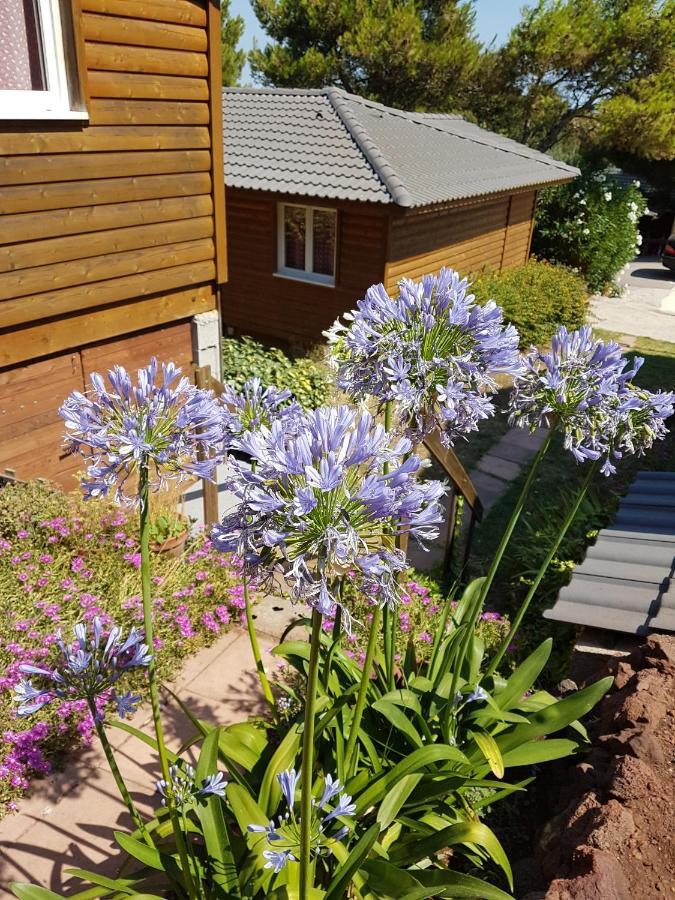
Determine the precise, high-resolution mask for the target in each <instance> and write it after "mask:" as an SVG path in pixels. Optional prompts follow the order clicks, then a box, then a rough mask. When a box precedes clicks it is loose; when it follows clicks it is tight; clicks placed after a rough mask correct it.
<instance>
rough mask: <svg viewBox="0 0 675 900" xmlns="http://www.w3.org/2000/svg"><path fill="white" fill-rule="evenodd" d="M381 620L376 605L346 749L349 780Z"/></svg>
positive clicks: (346, 771) (379, 610) (353, 766)
mask: <svg viewBox="0 0 675 900" xmlns="http://www.w3.org/2000/svg"><path fill="white" fill-rule="evenodd" d="M381 622H382V609H381V608H380V607H379V606H376V607H375V609H374V610H373V618H372V619H371V621H370V632H369V634H368V645H367V647H366V658H365V660H364V662H363V672H362V673H361V683H360V685H359V693H358V696H357V698H356V706H355V708H354V717H353V719H352V724H351V728H350V729H349V739H348V741H347V748H346V750H345V779H344V780H345V781H348V780H349V779H350V778H351V777H352V775H353V774H354V772H353V769H354V768H355V763H356V741H357V740H358V737H359V729H360V728H361V719H362V718H363V711H364V709H365V708H366V697H367V695H368V687H369V685H370V673H371V670H372V668H373V657H374V656H375V645H376V644H377V637H378V635H379V633H380V624H381Z"/></svg>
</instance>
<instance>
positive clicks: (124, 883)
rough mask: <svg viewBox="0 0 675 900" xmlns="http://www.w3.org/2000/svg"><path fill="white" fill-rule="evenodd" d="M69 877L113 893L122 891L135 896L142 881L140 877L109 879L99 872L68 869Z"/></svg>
mask: <svg viewBox="0 0 675 900" xmlns="http://www.w3.org/2000/svg"><path fill="white" fill-rule="evenodd" d="M66 871H67V873H68V875H74V876H75V877H76V878H81V879H82V880H83V881H90V882H91V883H92V884H97V885H99V887H104V888H108V889H109V890H111V891H121V892H122V893H123V894H133V893H134V891H135V888H134V885H135V884H136V883H137V882H138V881H140V880H141V878H139V877H135V878H108V877H107V876H105V875H101V874H99V873H98V872H90V871H89V870H88V869H77V868H76V869H67V870H66Z"/></svg>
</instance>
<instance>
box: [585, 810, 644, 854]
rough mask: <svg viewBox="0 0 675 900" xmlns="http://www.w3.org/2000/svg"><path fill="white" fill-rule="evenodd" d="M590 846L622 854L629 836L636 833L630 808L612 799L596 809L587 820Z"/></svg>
mask: <svg viewBox="0 0 675 900" xmlns="http://www.w3.org/2000/svg"><path fill="white" fill-rule="evenodd" d="M586 827H587V829H588V834H587V837H586V841H587V843H588V845H589V846H591V847H597V848H598V850H607V851H608V852H609V853H614V854H616V855H617V856H620V855H621V854H622V853H623V852H624V848H625V846H626V844H627V843H628V840H629V838H630V837H631V836H632V835H633V834H635V822H634V821H633V815H632V813H631V812H630V810H629V809H626V807H625V806H622V805H621V804H620V803H619V801H618V800H610V801H609V802H608V803H606V804H605V805H604V806H601V807H600V808H599V809H597V810H595V811H594V813H593V815H592V816H591V817H589V819H588V821H587V822H586Z"/></svg>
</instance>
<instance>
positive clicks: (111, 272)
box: [0, 238, 214, 328]
mask: <svg viewBox="0 0 675 900" xmlns="http://www.w3.org/2000/svg"><path fill="white" fill-rule="evenodd" d="M213 255H214V248H213V241H212V240H211V239H210V238H204V239H201V240H197V241H183V242H182V243H178V244H163V245H162V246H160V247H148V248H146V249H143V250H129V251H127V252H125V253H109V254H104V255H102V256H92V257H87V258H86V259H78V260H74V261H71V262H63V263H54V265H50V266H37V267H36V268H32V269H22V270H20V271H19V272H9V273H6V274H5V275H0V300H5V301H6V302H5V303H0V328H5V327H7V326H8V325H20V324H22V323H23V322H26V321H30V320H34V319H36V318H43V317H46V316H55V315H60V314H62V313H63V312H68V311H70V309H71V308H72V307H71V304H72V302H73V299H72V298H74V296H75V295H76V293H77V291H76V290H71V291H70V292H67V291H66V292H65V294H66V296H63V294H64V292H63V291H62V290H61V289H63V288H75V287H77V288H78V289H79V291H80V292H81V291H83V290H84V291H85V295H86V291H87V286H88V288H89V291H91V290H92V288H93V290H94V291H96V293H95V294H94V296H93V297H91V296H90V298H89V304H90V305H91V306H95V305H96V304H97V302H99V301H98V290H99V285H98V284H96V282H101V281H103V280H111V279H112V280H113V283H114V282H116V281H120V280H121V279H123V278H126V277H135V276H137V275H138V274H139V273H143V274H144V277H145V280H146V282H148V284H147V285H146V288H145V290H142V291H141V292H140V293H141V294H147V293H149V291H150V290H156V288H153V287H152V283H153V281H154V276H153V277H150V276H148V275H147V274H145V273H148V272H157V271H158V270H162V267H163V266H166V265H167V263H171V264H172V266H173V268H186V267H187V268H189V264H190V263H200V262H204V261H205V260H213ZM164 271H166V270H164ZM187 274H188V275H189V272H188V273H187ZM203 280H204V279H203V278H194V277H193V276H190V277H188V278H187V279H186V282H185V283H186V284H193V283H194V282H195V281H203ZM46 284H49V285H51V286H52V288H53V290H51V291H46V292H45V291H44V287H45V285H46ZM173 286H174V285H172V287H173ZM68 293H70V298H69V296H68ZM55 295H58V300H57V297H56V296H55ZM17 298H20V299H17ZM48 298H50V299H48ZM103 302H105V301H103Z"/></svg>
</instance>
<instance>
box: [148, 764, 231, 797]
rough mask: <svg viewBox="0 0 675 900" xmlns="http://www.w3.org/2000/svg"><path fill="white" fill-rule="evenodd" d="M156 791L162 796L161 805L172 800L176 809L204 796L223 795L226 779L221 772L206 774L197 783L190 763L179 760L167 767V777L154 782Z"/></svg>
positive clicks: (195, 774)
mask: <svg viewBox="0 0 675 900" xmlns="http://www.w3.org/2000/svg"><path fill="white" fill-rule="evenodd" d="M155 785H156V787H157V792H158V793H159V794H160V795H161V797H162V806H166V804H167V801H169V800H173V804H174V806H175V807H177V808H178V809H180V808H182V807H184V806H187V805H188V804H190V803H194V802H195V801H198V800H203V799H204V798H206V797H212V796H215V797H224V796H225V789H226V788H227V781H225V776H224V775H223V773H222V772H216V773H215V774H214V775H208V776H207V777H206V778H203V779H202V781H201V783H200V784H197V773H196V772H195V770H194V769H193V767H192V766H191V765H189V764H188V763H186V762H183V761H181V762H180V765H179V764H178V763H175V764H174V765H172V766H170V767H169V778H168V779H164V778H160V779H159V781H156V782H155Z"/></svg>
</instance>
